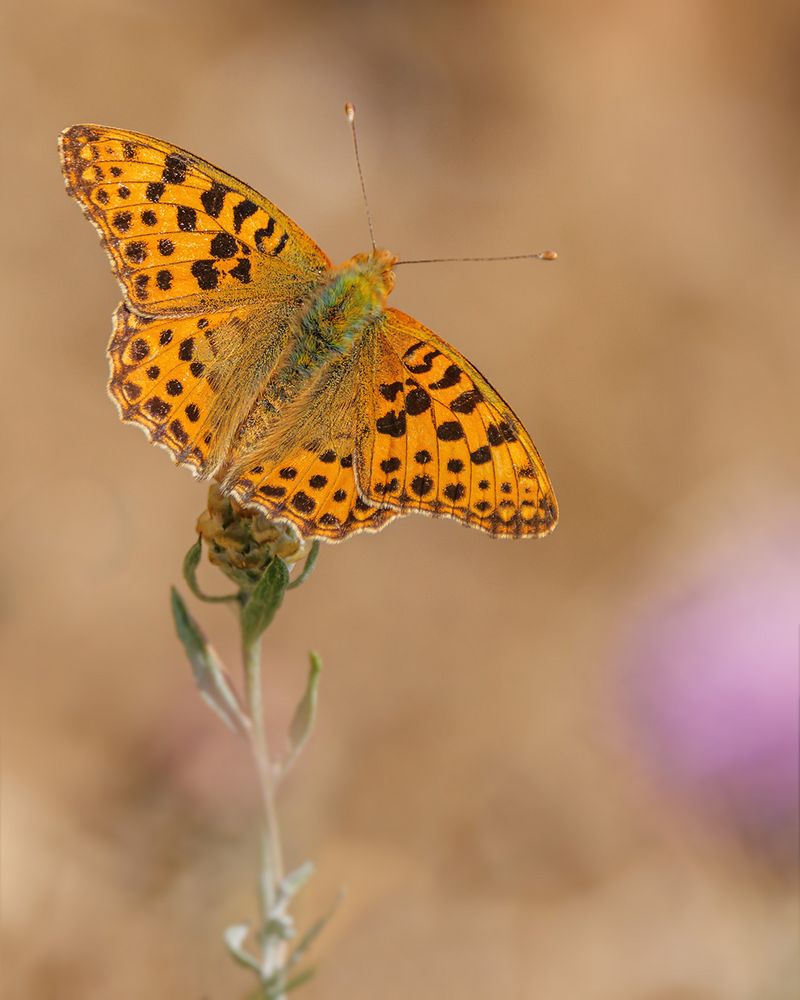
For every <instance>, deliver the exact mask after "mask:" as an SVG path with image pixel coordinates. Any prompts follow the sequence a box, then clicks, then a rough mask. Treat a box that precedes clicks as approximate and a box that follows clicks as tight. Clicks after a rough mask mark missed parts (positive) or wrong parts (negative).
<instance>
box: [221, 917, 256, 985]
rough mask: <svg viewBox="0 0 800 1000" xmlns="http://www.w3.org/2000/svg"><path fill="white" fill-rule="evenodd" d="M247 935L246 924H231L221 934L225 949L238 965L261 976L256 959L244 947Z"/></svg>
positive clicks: (248, 930) (248, 931) (247, 927)
mask: <svg viewBox="0 0 800 1000" xmlns="http://www.w3.org/2000/svg"><path fill="white" fill-rule="evenodd" d="M249 933H250V927H249V926H248V924H231V926H230V927H226V928H225V932H224V934H223V938H224V940H225V947H226V948H227V949H228V951H229V952H230V953H231V955H233V957H234V958H235V959H236V961H237V962H239V963H240V965H245V966H247V968H248V969H254V970H255V971H256V972H257V973H258V974H259V975H261V965H260V963H259V961H258V959H257V958H255V957H254V956H253V955H251V954H250V952H249V951H248V950H247V949H246V948H245V946H244V944H245V941H246V940H247V935H248V934H249Z"/></svg>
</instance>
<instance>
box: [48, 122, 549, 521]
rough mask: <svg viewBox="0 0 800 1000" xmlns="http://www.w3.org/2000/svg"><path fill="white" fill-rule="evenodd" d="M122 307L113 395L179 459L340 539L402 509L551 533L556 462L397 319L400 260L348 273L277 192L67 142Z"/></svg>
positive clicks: (492, 396)
mask: <svg viewBox="0 0 800 1000" xmlns="http://www.w3.org/2000/svg"><path fill="white" fill-rule="evenodd" d="M61 153H62V160H63V169H64V174H65V176H66V183H67V190H68V192H69V194H71V195H72V196H73V197H75V198H76V199H77V200H78V201H79V202H80V204H81V206H82V208H83V209H84V211H85V212H86V214H87V215H88V217H89V218H90V220H91V221H92V222H93V223H94V225H95V226H96V227H97V229H98V230H99V232H100V234H101V236H102V238H103V242H104V244H105V247H106V250H107V251H108V254H109V257H110V258H111V263H112V266H113V268H114V271H115V273H116V275H117V278H118V279H119V281H120V284H121V285H122V289H123V294H124V297H125V300H124V302H122V303H121V304H120V305H119V306H118V308H117V310H116V312H115V314H114V333H113V336H112V339H111V344H110V347H109V353H110V357H111V380H110V384H109V388H110V393H111V396H112V397H113V399H114V400H115V402H116V403H117V406H118V408H119V412H120V416H121V418H122V419H123V420H125V421H130V422H133V423H136V424H139V425H140V426H141V427H142V428H143V429H144V430H145V431H146V433H147V434H148V436H149V437H150V439H151V440H152V441H154V442H155V443H157V444H159V445H161V446H162V447H165V448H167V449H168V450H169V451H170V452H171V453H172V455H173V457H174V459H175V461H176V462H177V463H178V464H179V465H186V466H189V468H191V470H192V471H193V473H194V474H195V475H196V476H198V477H208V476H214V477H216V478H217V479H218V480H219V481H220V483H221V484H222V486H223V489H224V490H225V491H226V492H227V493H229V494H230V495H231V496H233V497H234V498H235V499H236V500H238V501H239V502H240V503H242V504H245V505H247V506H250V507H256V508H258V509H260V510H262V511H263V512H264V513H265V514H266V515H267V516H268V517H271V518H277V519H280V520H285V521H288V522H291V523H292V524H293V525H295V527H296V528H297V529H298V530H299V532H300V533H301V534H302V535H303V536H305V537H307V538H324V539H327V540H328V541H337V540H339V539H342V538H346V537H347V536H349V535H351V534H354V533H355V532H358V531H374V530H377V529H378V528H380V527H382V526H383V525H384V524H385V523H386V522H387V521H389V520H390V519H391V518H393V517H395V516H397V515H400V514H405V513H407V512H413V511H420V512H422V513H427V514H433V515H440V516H444V517H452V518H456V519H457V520H459V521H462V522H463V523H465V524H469V525H473V526H474V527H477V528H481V529H482V530H484V531H487V532H489V533H490V534H492V535H495V536H498V537H504V538H507V537H513V538H520V537H531V536H537V535H543V534H546V533H547V532H549V531H551V530H552V528H553V527H554V526H555V524H556V520H557V517H558V511H557V506H556V499H555V496H554V494H553V490H552V487H551V485H550V481H549V479H548V477H547V473H546V472H545V468H544V465H543V464H542V460H541V459H540V458H539V454H538V452H537V451H536V448H535V447H534V444H533V442H532V441H531V439H530V437H529V436H528V434H527V432H526V431H525V429H524V427H523V426H522V424H521V423H520V421H519V420H518V419H517V417H516V416H515V415H514V414H513V413H512V411H511V409H510V408H509V406H508V404H507V403H505V402H504V400H503V399H502V398H501V397H500V395H499V394H498V393H497V392H496V391H495V390H494V389H493V388H492V387H491V385H489V383H488V382H487V381H486V379H485V378H484V377H483V376H482V375H481V374H480V372H479V371H478V370H477V369H476V368H475V367H474V366H473V365H471V364H470V363H469V361H467V360H466V358H464V357H463V356H462V355H461V354H459V353H458V351H456V350H455V349H454V348H453V347H451V346H450V345H449V344H447V343H445V341H443V340H441V339H440V338H439V337H437V336H436V334H435V333H433V332H432V331H430V330H428V329H427V328H426V327H424V326H422V324H421V323H418V322H417V321H416V320H415V319H412V318H411V317H410V316H407V315H406V314H405V313H402V312H400V311H398V310H397V309H390V308H387V306H386V299H387V296H388V295H389V292H390V291H391V290H392V287H393V285H394V273H393V270H392V268H393V267H394V265H396V264H397V263H398V261H397V258H396V257H394V256H393V255H392V254H391V253H389V252H388V251H386V250H378V249H374V250H373V251H372V252H371V253H365V254H357V255H356V256H355V257H353V258H352V259H351V260H349V261H347V262H346V263H344V264H343V265H341V266H340V267H333V266H332V264H331V261H330V260H329V259H328V257H327V256H326V255H325V254H324V253H323V252H322V250H320V248H319V247H318V246H317V245H316V243H314V242H313V240H311V239H310V238H309V237H308V236H307V235H306V234H305V233H304V232H303V231H302V229H300V228H299V227H298V226H297V225H296V224H295V223H294V222H292V220H291V219H290V218H289V217H288V216H287V215H284V213H283V212H281V211H280V209H278V208H276V207H275V205H273V204H272V203H271V202H269V201H267V199H266V198H264V197H263V196H262V195H260V194H258V193H257V192H256V191H254V190H253V189H252V188H249V187H247V185H245V184H243V183H242V182H241V181H238V180H236V179H235V178H234V177H231V176H230V175H229V174H226V173H224V172H223V171H221V170H219V169H218V168H217V167H214V166H212V165H211V164H210V163H207V162H206V161H205V160H201V159H200V158H199V157H197V156H194V155H192V154H191V153H187V152H185V151H184V150H181V149H178V148H177V147H176V146H172V145H171V144H169V143H167V142H163V141H161V140H159V139H152V138H150V137H149V136H145V135H139V134H138V133H136V132H127V131H124V130H122V129H114V128H106V127H103V126H98V125H75V126H73V127H72V128H69V129H67V130H66V131H65V132H64V133H63V135H62V136H61Z"/></svg>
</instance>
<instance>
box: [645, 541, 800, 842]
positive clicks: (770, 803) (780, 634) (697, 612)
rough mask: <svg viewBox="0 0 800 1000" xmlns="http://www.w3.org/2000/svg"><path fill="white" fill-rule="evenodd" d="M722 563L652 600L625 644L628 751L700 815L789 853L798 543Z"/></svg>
mask: <svg viewBox="0 0 800 1000" xmlns="http://www.w3.org/2000/svg"><path fill="white" fill-rule="evenodd" d="M715 561H716V560H715ZM724 563H725V564H724V565H722V566H720V565H716V566H715V567H714V569H713V570H712V571H710V572H709V573H708V574H706V575H705V576H704V577H702V578H694V579H693V580H689V581H684V584H683V590H682V594H681V597H680V598H678V599H675V598H673V599H672V600H667V601H662V602H660V603H658V604H656V602H655V601H654V600H653V601H652V602H651V605H650V608H649V610H648V611H646V613H645V614H644V615H643V617H642V618H641V619H640V620H639V622H638V623H637V625H636V626H635V629H634V631H633V634H632V635H631V636H630V637H629V640H628V665H629V669H628V670H627V671H626V680H627V682H628V684H629V686H628V692H627V701H628V704H629V705H630V706H631V708H632V710H633V715H634V729H635V732H636V734H637V744H638V749H639V750H640V751H641V752H643V754H644V755H645V757H646V758H647V759H649V760H650V761H651V762H653V763H654V764H655V766H656V768H657V771H658V772H660V773H661V775H662V776H663V778H664V779H665V780H666V781H667V782H669V783H670V785H671V786H672V787H673V788H676V789H677V790H679V791H680V792H682V793H683V794H684V795H688V796H689V797H690V798H691V799H692V800H693V801H694V802H695V803H696V804H699V805H701V806H702V808H703V809H704V810H705V811H708V812H710V813H711V814H712V815H714V816H716V817H717V818H718V819H724V820H726V821H728V822H732V823H734V824H735V825H736V826H737V827H738V828H739V829H740V830H741V831H742V832H744V833H745V834H746V835H748V836H750V837H754V838H756V839H757V840H758V841H759V842H761V843H762V844H763V846H765V847H768V846H770V845H772V846H776V847H777V846H779V845H780V846H781V847H785V846H787V845H792V846H790V848H789V849H790V850H791V852H792V854H794V851H795V846H794V845H796V842H797V841H796V838H797V826H798V779H799V778H800V775H799V773H798V771H799V765H798V744H799V742H800V733H799V732H798V730H799V729H800V722H799V718H800V673H799V672H798V645H799V637H800V533H795V534H793V535H792V536H791V537H790V538H789V539H787V538H775V537H774V536H773V538H772V539H771V540H770V541H769V542H766V543H765V544H762V545H760V546H759V547H758V548H757V549H754V548H753V547H752V545H748V546H746V547H745V546H742V549H741V550H739V551H738V552H737V553H736V554H735V555H734V556H733V557H731V558H728V559H727V560H724Z"/></svg>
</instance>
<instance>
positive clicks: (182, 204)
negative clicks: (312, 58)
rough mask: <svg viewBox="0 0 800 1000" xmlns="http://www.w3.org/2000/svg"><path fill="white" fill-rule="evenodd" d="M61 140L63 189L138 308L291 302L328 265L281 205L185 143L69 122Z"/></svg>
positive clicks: (158, 311) (155, 311)
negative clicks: (77, 205)
mask: <svg viewBox="0 0 800 1000" xmlns="http://www.w3.org/2000/svg"><path fill="white" fill-rule="evenodd" d="M60 146H61V156H62V163H63V170H64V175H65V178H66V184H67V191H68V192H69V194H71V195H72V196H73V197H75V198H76V199H77V200H78V202H79V203H80V204H81V206H82V208H83V209H84V211H85V212H86V214H87V215H88V216H89V218H90V219H91V221H92V222H93V223H94V225H95V226H96V227H97V229H98V230H99V232H100V234H101V236H102V239H103V243H104V244H105V247H106V250H107V251H108V254H109V256H110V258H111V261H112V264H113V267H114V270H115V272H116V275H117V277H118V279H119V281H120V283H121V285H122V287H123V289H124V292H125V297H126V300H127V302H128V304H129V306H130V307H131V308H132V309H133V310H135V311H136V312H138V313H140V314H143V315H179V314H191V313H198V314H199V313H208V312H213V311H217V310H223V311H224V310H226V309H230V308H231V307H232V306H236V305H241V304H242V303H245V302H250V301H254V300H255V299H260V300H261V301H283V300H292V299H294V298H296V297H297V296H298V295H300V294H302V291H303V289H304V288H307V287H308V286H309V285H310V284H311V283H312V282H313V281H314V280H315V278H317V277H318V276H319V274H321V273H322V272H323V271H325V270H326V269H327V268H328V267H330V261H329V259H328V257H327V256H326V255H325V254H324V253H323V252H322V250H320V248H319V247H318V246H317V245H316V243H314V241H313V240H312V239H310V237H308V236H307V235H306V234H305V233H304V232H303V230H302V229H301V228H300V227H299V226H298V225H296V223H294V222H292V220H291V219H290V218H289V217H288V216H287V215H285V214H284V213H283V212H281V211H280V209H278V208H277V207H276V206H275V205H273V204H272V203H271V202H270V201H268V200H267V199H266V198H264V197H263V196H262V195H260V194H258V192H257V191H254V190H253V189H252V188H250V187H248V186H247V185H246V184H243V183H242V182H241V181H239V180H237V179H236V178H235V177H232V176H231V175H230V174H226V173H225V172H224V171H222V170H220V169H218V168H217V167H215V166H213V165H212V164H210V163H207V162H206V161H205V160H202V159H200V158H199V157H197V156H194V155H193V154H192V153H188V152H186V150H183V149H179V148H178V147H177V146H173V145H171V144H170V143H167V142H163V141H162V140H160V139H153V138H151V137H150V136H145V135H140V134H138V133H137V132H127V131H125V130H123V129H115V128H106V127H104V126H99V125H74V126H72V128H69V129H67V130H66V131H65V132H64V133H63V134H62V135H61V139H60Z"/></svg>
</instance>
